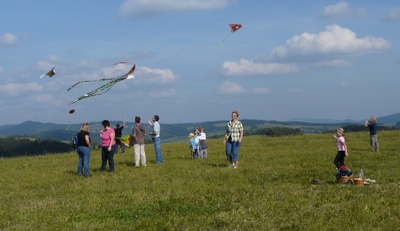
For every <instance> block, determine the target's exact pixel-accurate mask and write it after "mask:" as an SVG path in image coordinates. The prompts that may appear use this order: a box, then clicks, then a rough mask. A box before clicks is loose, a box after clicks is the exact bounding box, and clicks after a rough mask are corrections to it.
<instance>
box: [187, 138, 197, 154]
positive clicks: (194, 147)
mask: <svg viewBox="0 0 400 231" xmlns="http://www.w3.org/2000/svg"><path fill="white" fill-rule="evenodd" d="M189 140H190V155H191V156H192V159H196V157H197V145H196V141H195V139H194V133H190V134H189Z"/></svg>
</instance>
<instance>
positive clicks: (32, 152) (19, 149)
mask: <svg viewBox="0 0 400 231" xmlns="http://www.w3.org/2000/svg"><path fill="white" fill-rule="evenodd" d="M72 150H73V148H72V145H71V144H68V143H65V142H62V141H59V140H55V139H33V138H27V137H6V138H0V157H3V158H7V157H18V156H37V155H45V154H54V153H66V152H70V151H72Z"/></svg>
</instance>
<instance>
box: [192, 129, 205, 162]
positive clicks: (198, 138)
mask: <svg viewBox="0 0 400 231" xmlns="http://www.w3.org/2000/svg"><path fill="white" fill-rule="evenodd" d="M206 139H207V136H206V133H205V132H204V127H203V126H200V127H199V128H195V129H194V131H193V133H190V134H189V140H190V141H189V143H190V154H191V156H192V159H197V158H199V159H203V158H204V159H207V157H208V151H207V142H206Z"/></svg>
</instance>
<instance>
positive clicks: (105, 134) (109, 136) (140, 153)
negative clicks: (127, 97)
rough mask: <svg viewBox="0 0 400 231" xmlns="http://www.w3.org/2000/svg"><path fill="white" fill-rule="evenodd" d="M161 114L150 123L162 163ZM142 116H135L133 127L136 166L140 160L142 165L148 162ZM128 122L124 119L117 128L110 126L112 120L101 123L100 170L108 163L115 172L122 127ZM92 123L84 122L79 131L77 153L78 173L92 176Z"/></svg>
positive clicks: (157, 161)
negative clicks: (115, 157) (90, 170)
mask: <svg viewBox="0 0 400 231" xmlns="http://www.w3.org/2000/svg"><path fill="white" fill-rule="evenodd" d="M158 120H159V116H158V115H154V116H153V118H152V122H151V121H150V120H148V123H149V125H150V126H151V127H152V129H153V131H152V132H150V135H151V136H152V140H153V144H154V150H155V154H156V163H157V164H160V163H162V161H163V157H162V153H161V150H160V143H161V139H160V131H161V128H160V124H159V122H158ZM140 121H141V118H140V117H139V116H136V117H135V126H134V127H133V129H132V135H131V137H132V138H133V147H134V152H135V166H136V167H139V166H140V162H141V163H142V166H147V163H146V153H145V151H144V136H146V129H145V127H144V126H143V125H142V124H140ZM125 123H126V119H124V123H123V125H122V126H119V124H118V125H117V128H116V129H113V128H112V127H111V126H110V122H109V121H108V120H103V122H102V123H101V125H102V129H101V130H100V133H99V135H100V139H101V146H102V149H101V167H100V169H99V171H100V172H103V171H105V170H106V168H107V163H108V167H109V168H108V172H114V170H115V166H114V154H115V153H116V152H117V150H118V144H120V141H119V138H121V133H122V129H123V128H124V126H125ZM89 130H90V125H89V123H88V122H85V123H83V124H82V126H81V129H80V131H79V133H78V147H77V154H78V156H79V161H78V169H77V174H78V175H83V176H90V172H89V162H90V154H91V152H90V143H91V138H90V134H89ZM124 150H125V147H124V148H122V146H121V151H122V152H124Z"/></svg>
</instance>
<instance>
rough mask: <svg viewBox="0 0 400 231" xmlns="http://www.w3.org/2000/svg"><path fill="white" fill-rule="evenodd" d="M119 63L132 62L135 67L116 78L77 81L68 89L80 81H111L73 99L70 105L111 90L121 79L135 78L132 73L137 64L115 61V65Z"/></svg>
mask: <svg viewBox="0 0 400 231" xmlns="http://www.w3.org/2000/svg"><path fill="white" fill-rule="evenodd" d="M117 64H132V65H133V67H132V68H131V69H130V70H129V72H128V73H126V74H124V75H122V76H118V77H114V78H105V79H95V80H84V81H79V82H76V83H75V84H74V85H72V86H71V87H70V88H68V90H67V91H69V90H71V89H72V88H73V87H75V86H76V85H78V84H80V83H87V82H100V81H106V80H110V82H108V83H106V84H104V85H102V86H100V87H99V88H97V89H95V90H93V91H91V92H88V93H86V94H84V95H82V96H80V97H79V98H77V99H75V100H74V101H72V102H71V103H69V104H68V105H71V104H74V103H76V102H78V101H79V100H82V99H85V98H89V97H92V96H96V95H101V94H104V93H106V92H107V91H108V90H110V89H111V87H112V86H114V84H116V83H118V82H120V81H122V80H125V79H132V78H135V77H134V76H133V75H132V73H133V72H134V71H135V68H136V65H135V64H133V63H129V62H118V63H115V64H114V65H117Z"/></svg>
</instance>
